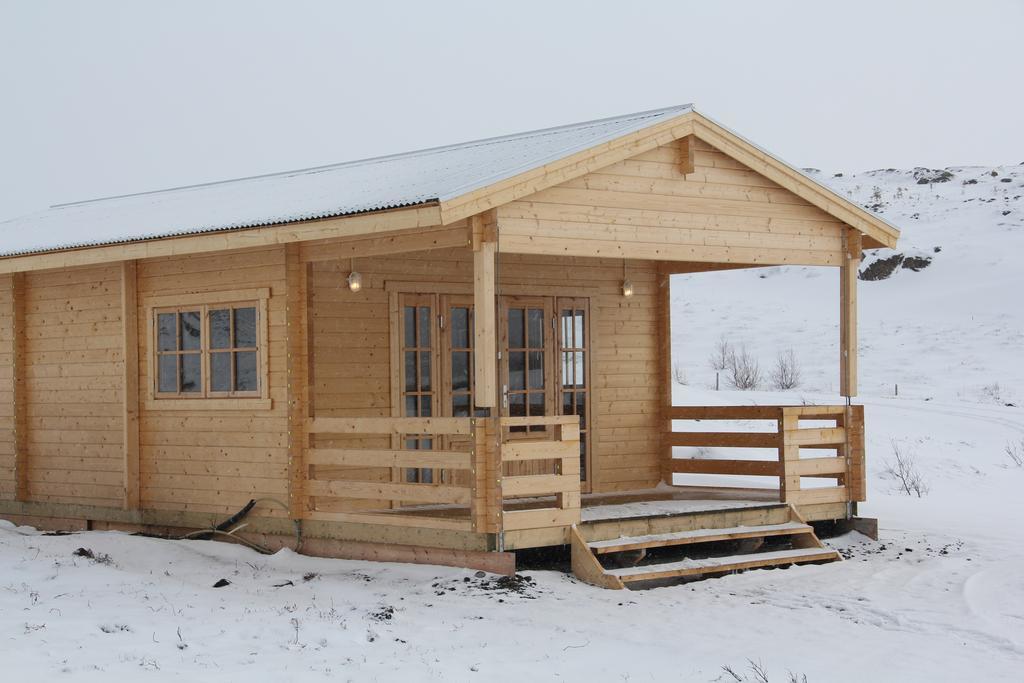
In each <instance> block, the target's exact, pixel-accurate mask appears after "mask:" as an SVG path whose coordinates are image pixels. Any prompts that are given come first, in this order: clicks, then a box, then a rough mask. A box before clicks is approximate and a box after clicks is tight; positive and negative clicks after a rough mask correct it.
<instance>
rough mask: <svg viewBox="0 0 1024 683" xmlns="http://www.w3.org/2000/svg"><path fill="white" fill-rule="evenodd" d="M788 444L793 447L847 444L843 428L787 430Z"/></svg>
mask: <svg viewBox="0 0 1024 683" xmlns="http://www.w3.org/2000/svg"><path fill="white" fill-rule="evenodd" d="M786 443H787V444H789V445H791V446H826V445H827V446H837V445H842V444H844V443H846V430H845V429H844V428H842V427H826V428H823V429H819V428H812V429H791V430H786Z"/></svg>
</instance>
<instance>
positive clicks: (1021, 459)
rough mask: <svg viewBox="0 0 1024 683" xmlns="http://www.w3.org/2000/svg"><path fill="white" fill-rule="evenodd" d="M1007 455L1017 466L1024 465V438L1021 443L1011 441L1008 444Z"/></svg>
mask: <svg viewBox="0 0 1024 683" xmlns="http://www.w3.org/2000/svg"><path fill="white" fill-rule="evenodd" d="M1004 450H1005V451H1006V457H1008V458H1009V459H1010V462H1012V463H1013V464H1014V466H1015V467H1024V438H1022V439H1021V440H1020V443H1019V444H1016V443H1013V442H1010V443H1008V444H1006V448H1005V449H1004Z"/></svg>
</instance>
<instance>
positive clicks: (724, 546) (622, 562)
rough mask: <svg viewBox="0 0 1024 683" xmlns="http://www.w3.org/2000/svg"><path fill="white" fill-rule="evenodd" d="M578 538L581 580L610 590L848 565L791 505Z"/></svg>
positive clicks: (655, 519)
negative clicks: (820, 564)
mask: <svg viewBox="0 0 1024 683" xmlns="http://www.w3.org/2000/svg"><path fill="white" fill-rule="evenodd" d="M624 530H628V532H629V533H623V531H624ZM615 532H618V535H615ZM643 532H647V533H643ZM571 536H572V568H573V573H574V574H575V575H576V576H577V577H578V578H580V579H581V580H583V581H585V582H587V583H590V584H592V585H596V586H600V587H603V588H625V587H626V586H630V587H635V586H640V585H642V584H643V583H644V582H651V581H662V580H668V579H690V578H694V577H698V578H699V577H702V576H709V575H721V574H724V573H729V572H735V571H743V570H747V569H760V568H770V567H785V566H789V565H794V564H805V563H811V562H832V561H835V560H838V559H840V557H839V554H838V553H837V552H836V551H834V550H831V549H829V548H826V547H825V546H824V545H823V544H822V542H821V541H820V540H819V539H818V537H817V536H816V535H815V533H814V528H813V527H812V526H810V525H809V524H807V523H806V522H804V520H803V519H801V518H800V516H799V514H798V513H797V512H796V510H795V509H794V508H793V507H792V506H790V505H786V504H774V505H766V506H759V507H756V508H737V509H731V510H728V509H727V510H710V511H702V512H694V513H687V514H679V515H658V516H652V517H650V518H642V519H641V518H634V519H628V520H616V521H615V522H609V521H607V520H602V521H600V522H583V523H581V524H580V525H579V526H578V527H577V526H574V527H573V528H572V534H571ZM648 551H653V553H652V554H650V555H649V554H648Z"/></svg>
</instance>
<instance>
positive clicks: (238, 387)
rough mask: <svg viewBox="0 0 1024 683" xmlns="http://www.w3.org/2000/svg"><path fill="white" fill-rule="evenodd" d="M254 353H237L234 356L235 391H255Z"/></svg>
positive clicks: (256, 383)
mask: <svg viewBox="0 0 1024 683" xmlns="http://www.w3.org/2000/svg"><path fill="white" fill-rule="evenodd" d="M258 389H259V382H258V379H257V376H256V352H255V351H239V352H237V353H236V354H235V391H256V390H258Z"/></svg>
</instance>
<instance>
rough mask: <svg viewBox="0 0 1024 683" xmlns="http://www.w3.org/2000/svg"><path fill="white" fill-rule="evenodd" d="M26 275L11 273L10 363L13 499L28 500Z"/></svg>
mask: <svg viewBox="0 0 1024 683" xmlns="http://www.w3.org/2000/svg"><path fill="white" fill-rule="evenodd" d="M25 342H26V335H25V273H11V347H10V348H11V362H12V368H11V372H12V381H11V385H12V387H11V388H12V392H11V398H12V401H13V403H14V405H13V406H12V407H11V414H12V415H13V416H14V433H13V437H14V499H15V500H20V501H27V500H28V497H29V495H28V493H29V492H28V420H27V418H26V411H25V388H26V384H25Z"/></svg>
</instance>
